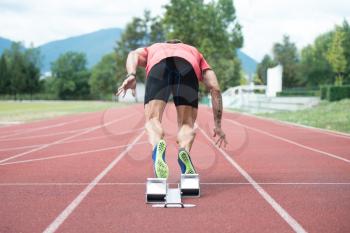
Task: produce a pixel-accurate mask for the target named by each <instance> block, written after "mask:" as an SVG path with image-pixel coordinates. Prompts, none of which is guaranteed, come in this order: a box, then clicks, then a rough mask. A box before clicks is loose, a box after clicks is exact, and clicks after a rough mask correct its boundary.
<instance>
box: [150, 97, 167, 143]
mask: <svg viewBox="0 0 350 233" xmlns="http://www.w3.org/2000/svg"><path fill="white" fill-rule="evenodd" d="M165 105H166V102H165V101H162V100H151V101H149V102H148V103H147V104H146V105H145V117H146V124H145V128H146V132H147V134H148V139H149V142H150V143H151V145H152V148H154V147H155V145H157V143H158V142H159V140H160V139H162V138H163V137H164V130H163V128H162V124H161V122H162V116H163V112H164V109H165Z"/></svg>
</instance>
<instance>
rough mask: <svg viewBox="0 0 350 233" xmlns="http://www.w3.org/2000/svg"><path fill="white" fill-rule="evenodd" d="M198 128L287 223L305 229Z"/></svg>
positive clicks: (298, 230)
mask: <svg viewBox="0 0 350 233" xmlns="http://www.w3.org/2000/svg"><path fill="white" fill-rule="evenodd" d="M198 129H199V130H200V131H201V132H202V134H203V135H204V136H205V137H206V138H207V139H208V141H209V142H210V143H211V144H213V146H214V147H216V149H217V150H218V151H220V152H221V154H222V155H223V156H224V158H226V160H227V161H228V162H229V163H230V164H231V165H232V166H233V167H234V168H236V169H237V171H238V172H239V173H240V174H241V175H242V176H243V177H244V178H245V179H246V180H247V181H248V182H249V183H250V184H251V185H252V186H253V188H254V189H255V190H256V191H257V192H258V193H259V194H260V195H261V196H262V197H263V198H264V199H265V201H266V202H267V203H269V204H270V205H271V207H272V208H273V209H274V210H275V211H276V212H277V213H278V214H279V215H280V216H281V217H282V218H283V219H284V220H285V221H286V222H287V223H288V225H289V226H290V227H291V228H292V229H293V230H294V231H295V232H298V233H304V232H306V230H305V229H304V228H303V227H302V226H301V225H300V224H299V223H298V222H297V221H296V220H295V219H294V218H293V217H292V216H291V215H290V214H289V213H288V212H287V211H286V210H285V209H283V207H282V206H281V205H280V204H278V203H277V202H276V201H275V200H274V199H273V198H272V197H271V196H270V194H268V193H267V192H266V191H265V190H264V189H263V188H262V187H261V186H260V185H259V184H258V183H257V182H256V181H255V180H254V179H253V178H252V177H251V176H250V175H249V174H248V173H247V172H246V171H245V170H244V169H243V168H242V167H241V166H239V164H238V163H237V162H236V161H235V160H234V159H232V158H231V157H230V156H229V155H228V154H227V153H226V152H225V151H224V150H222V149H221V148H218V147H217V146H216V145H215V142H214V141H213V140H212V139H211V138H210V137H209V136H208V134H207V133H206V132H204V130H203V129H202V128H200V127H199V126H198Z"/></svg>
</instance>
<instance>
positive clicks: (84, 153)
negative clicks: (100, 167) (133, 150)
mask: <svg viewBox="0 0 350 233" xmlns="http://www.w3.org/2000/svg"><path fill="white" fill-rule="evenodd" d="M147 143H148V141H140V142H138V143H135V144H134V145H143V144H147ZM126 146H129V144H126V145H120V146H112V147H104V148H101V149H96V150H87V151H80V152H75V153H70V154H63V155H53V156H48V157H42V158H38V159H27V160H19V161H14V162H7V163H1V164H0V167H1V166H7V165H14V164H22V163H32V162H37V161H44V160H52V159H61V158H68V157H75V156H79V155H86V154H90V153H95V152H101V151H108V150H114V149H118V148H123V147H126Z"/></svg>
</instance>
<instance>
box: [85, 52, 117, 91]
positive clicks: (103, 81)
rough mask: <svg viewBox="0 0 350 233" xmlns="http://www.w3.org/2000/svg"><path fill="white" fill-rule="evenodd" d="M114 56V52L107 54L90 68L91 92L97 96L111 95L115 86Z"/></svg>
mask: <svg viewBox="0 0 350 233" xmlns="http://www.w3.org/2000/svg"><path fill="white" fill-rule="evenodd" d="M115 70H116V56H115V53H111V54H107V55H105V56H104V57H102V59H101V61H100V62H99V63H98V64H96V65H95V66H94V67H93V69H92V74H91V77H90V80H89V84H90V90H91V94H92V95H93V96H95V97H98V98H103V97H104V96H106V95H111V94H113V92H114V91H115V88H116V86H117V80H116V79H115Z"/></svg>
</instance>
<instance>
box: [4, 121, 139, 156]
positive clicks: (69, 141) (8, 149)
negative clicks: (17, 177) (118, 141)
mask: <svg viewBox="0 0 350 233" xmlns="http://www.w3.org/2000/svg"><path fill="white" fill-rule="evenodd" d="M86 129H87V128H86ZM143 129H144V128H143V127H142V128H136V129H133V130H126V131H123V132H120V133H117V134H112V136H111V137H117V136H122V135H124V134H128V133H135V132H137V131H140V130H143ZM83 130H84V129H82V130H78V131H83ZM102 138H103V139H108V137H107V136H106V135H102V136H96V137H87V138H83V139H75V140H68V141H65V142H62V143H57V145H58V144H67V143H73V142H84V141H91V140H96V139H102ZM47 144H48V143H44V144H36V145H29V146H20V147H8V148H2V149H0V151H11V150H19V149H27V148H33V147H39V146H43V145H47Z"/></svg>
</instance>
